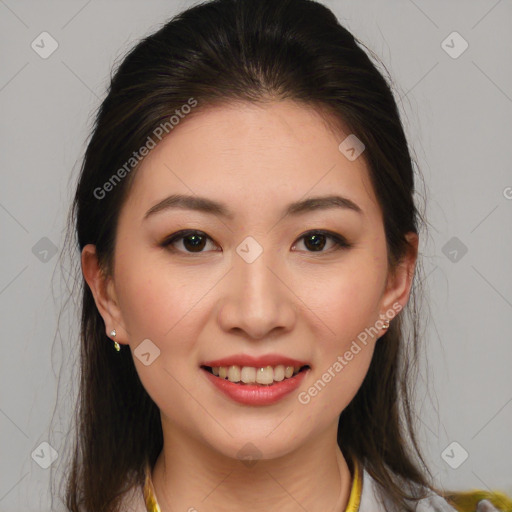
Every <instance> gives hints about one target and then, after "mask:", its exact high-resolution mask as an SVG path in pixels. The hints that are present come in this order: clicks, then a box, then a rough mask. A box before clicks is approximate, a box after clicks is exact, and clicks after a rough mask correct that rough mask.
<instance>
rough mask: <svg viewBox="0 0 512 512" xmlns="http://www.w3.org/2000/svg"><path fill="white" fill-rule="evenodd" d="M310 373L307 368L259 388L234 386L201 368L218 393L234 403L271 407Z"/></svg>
mask: <svg viewBox="0 0 512 512" xmlns="http://www.w3.org/2000/svg"><path fill="white" fill-rule="evenodd" d="M214 362H215V361H214ZM208 366H209V365H208ZM221 366H222V365H221ZM310 371H311V368H307V369H305V370H302V371H301V372H299V373H297V374H296V375H294V376H293V377H290V378H289V379H284V380H282V381H281V382H275V383H274V384H272V385H270V386H260V385H256V384H254V385H252V384H235V383H234V382H230V381H229V380H226V379H221V378H220V377H217V376H215V375H213V373H210V372H209V371H208V370H206V369H204V368H201V373H202V374H204V375H205V377H206V378H207V379H208V380H209V381H210V382H211V383H212V384H213V385H214V386H215V387H216V388H217V389H218V390H219V391H221V392H222V393H223V394H224V395H226V396H228V397H229V398H231V399H232V400H234V401H235V402H238V403H241V404H244V405H271V404H274V403H276V402H278V401H279V400H281V399H282V398H284V397H285V396H287V395H289V394H290V393H292V392H293V391H295V390H296V389H297V388H298V387H299V385H300V384H301V382H302V381H303V380H304V378H305V377H306V374H308V373H309V372H310Z"/></svg>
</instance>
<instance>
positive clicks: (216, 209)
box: [144, 194, 363, 220]
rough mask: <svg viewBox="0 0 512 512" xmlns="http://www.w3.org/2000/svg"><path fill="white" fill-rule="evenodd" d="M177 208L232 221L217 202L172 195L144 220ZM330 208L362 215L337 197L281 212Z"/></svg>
mask: <svg viewBox="0 0 512 512" xmlns="http://www.w3.org/2000/svg"><path fill="white" fill-rule="evenodd" d="M174 208H179V209H183V210H195V211H198V212H202V213H208V214H213V215H220V216H221V217H225V218H228V219H231V220H232V219H234V217H235V215H234V213H233V212H232V211H231V210H229V208H228V207H227V206H226V205H224V204H222V203H219V202H217V201H214V200H212V199H208V198H206V197H200V196H188V195H183V194H173V195H171V196H169V197H166V198H165V199H164V200H162V201H160V202H158V203H157V204H155V205H154V206H152V207H151V208H150V209H149V210H148V211H147V212H146V214H145V215H144V220H145V219H147V218H148V217H150V216H151V215H154V214H156V213H158V212H162V211H164V210H169V209H174ZM331 208H342V209H345V210H349V211H354V212H357V213H359V214H362V213H363V211H362V209H361V208H360V207H359V206H358V205H357V204H356V203H354V202H353V201H351V200H350V199H348V198H346V197H342V196H338V195H329V196H318V197H310V198H308V199H303V200H300V201H296V202H294V203H290V204H289V205H288V206H286V208H285V209H284V211H283V216H286V215H292V216H296V215H301V214H304V213H307V212H311V211H313V210H327V209H331Z"/></svg>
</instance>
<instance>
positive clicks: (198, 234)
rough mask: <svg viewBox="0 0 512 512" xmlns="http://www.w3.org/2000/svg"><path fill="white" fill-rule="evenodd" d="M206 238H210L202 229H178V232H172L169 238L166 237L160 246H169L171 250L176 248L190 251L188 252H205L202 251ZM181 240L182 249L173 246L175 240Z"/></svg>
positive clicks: (175, 242)
mask: <svg viewBox="0 0 512 512" xmlns="http://www.w3.org/2000/svg"><path fill="white" fill-rule="evenodd" d="M207 240H211V238H210V237H209V236H208V235H206V234H205V233H203V232H202V231H193V230H187V231H179V232H178V233H174V235H172V236H171V237H170V238H167V239H166V240H165V241H164V242H163V243H162V244H161V245H162V247H169V246H172V247H171V250H177V251H178V252H185V253H187V252H190V253H201V252H206V251H203V249H204V247H205V245H206V242H207ZM180 241H183V247H184V248H185V250H184V251H182V250H178V249H176V247H174V245H175V244H177V242H180Z"/></svg>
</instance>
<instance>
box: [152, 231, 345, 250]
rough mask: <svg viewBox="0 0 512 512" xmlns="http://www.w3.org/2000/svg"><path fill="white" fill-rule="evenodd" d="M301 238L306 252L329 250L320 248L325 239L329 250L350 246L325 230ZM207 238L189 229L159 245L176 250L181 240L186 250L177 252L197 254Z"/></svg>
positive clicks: (323, 245)
mask: <svg viewBox="0 0 512 512" xmlns="http://www.w3.org/2000/svg"><path fill="white" fill-rule="evenodd" d="M302 239H304V240H305V242H304V245H305V246H306V248H307V249H311V248H312V250H307V252H320V253H325V252H329V250H327V251H323V250H322V249H323V248H324V247H325V245H326V242H325V240H326V239H327V240H330V241H331V243H332V244H333V246H332V247H331V249H330V250H338V249H348V248H350V247H352V245H351V244H349V243H348V242H347V240H346V239H345V238H344V237H342V236H341V235H338V234H336V233H331V232H330V231H325V230H315V231H309V232H307V233H305V234H304V235H302V236H301V237H300V238H299V239H298V240H302ZM208 240H210V241H212V242H213V240H212V239H211V238H210V237H209V236H208V235H207V234H206V233H204V232H203V231H197V230H191V229H189V230H183V231H178V232H177V233H174V234H173V235H171V236H170V237H168V238H166V239H165V240H164V241H163V242H162V243H161V244H160V245H161V246H162V247H169V246H172V248H171V249H170V250H173V251H176V250H177V249H176V247H175V244H177V242H183V247H185V249H186V250H185V251H181V250H178V252H185V253H187V252H188V253H197V254H199V253H201V252H207V251H203V249H204V247H205V245H206V242H207V241H208ZM296 245H297V242H296V243H295V244H293V246H292V248H293V247H295V246H296Z"/></svg>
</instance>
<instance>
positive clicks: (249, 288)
mask: <svg viewBox="0 0 512 512" xmlns="http://www.w3.org/2000/svg"><path fill="white" fill-rule="evenodd" d="M264 254H265V253H263V254H261V255H260V256H259V257H258V258H257V259H256V260H255V261H253V262H252V263H248V262H246V261H244V259H242V258H239V257H238V255H235V258H234V262H233V268H232V270H231V272H229V274H228V276H227V279H226V282H225V283H224V288H223V290H224V293H223V297H222V300H221V305H220V307H219V311H218V322H219V325H220V326H221V328H222V329H223V330H224V331H225V332H240V331H241V334H242V335H243V336H244V337H248V338H250V339H255V340H260V339H262V338H266V339H267V338H269V337H271V336H275V335H277V334H278V333H279V332H281V333H284V332H288V331H290V330H292V329H293V326H294V324H295V322H296V316H297V305H296V301H297V300H298V299H297V297H296V295H295V294H294V293H293V291H292V290H291V289H290V287H289V286H290V285H289V284H288V283H287V280H288V281H289V278H288V279H287V276H286V275H285V272H284V271H283V270H282V268H281V267H279V266H278V265H276V264H275V263H274V264H272V265H268V264H267V261H266V259H265V258H264Z"/></svg>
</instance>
